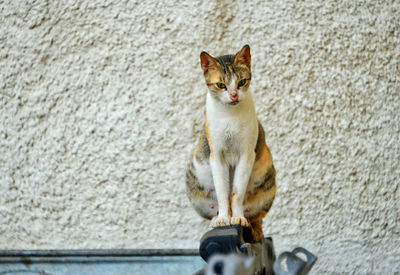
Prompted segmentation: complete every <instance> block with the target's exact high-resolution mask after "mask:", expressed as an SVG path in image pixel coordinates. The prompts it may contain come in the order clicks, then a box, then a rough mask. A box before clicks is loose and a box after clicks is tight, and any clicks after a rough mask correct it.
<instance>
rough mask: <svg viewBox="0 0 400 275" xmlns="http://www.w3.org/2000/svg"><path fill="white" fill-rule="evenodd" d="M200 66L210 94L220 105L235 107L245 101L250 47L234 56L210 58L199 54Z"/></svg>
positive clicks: (248, 78) (248, 76)
mask: <svg viewBox="0 0 400 275" xmlns="http://www.w3.org/2000/svg"><path fill="white" fill-rule="evenodd" d="M200 64H201V68H202V69H203V72H204V78H205V80H206V83H207V87H208V89H209V91H210V93H211V94H212V95H213V96H214V97H216V98H218V100H220V101H221V102H222V103H224V104H227V105H230V106H236V105H237V104H239V103H240V102H241V101H243V100H245V99H246V96H247V94H248V93H247V90H248V89H249V86H250V80H251V68H250V64H251V56H250V47H249V46H248V45H246V46H244V47H243V48H242V49H241V50H240V51H239V52H238V53H236V54H235V55H224V56H220V57H212V56H211V55H209V54H208V53H206V52H202V53H201V54H200Z"/></svg>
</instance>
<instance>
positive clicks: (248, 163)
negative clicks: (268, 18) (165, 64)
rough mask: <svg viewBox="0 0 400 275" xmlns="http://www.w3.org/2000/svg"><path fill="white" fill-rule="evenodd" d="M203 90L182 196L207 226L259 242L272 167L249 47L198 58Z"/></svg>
mask: <svg viewBox="0 0 400 275" xmlns="http://www.w3.org/2000/svg"><path fill="white" fill-rule="evenodd" d="M200 64H201V68H202V70H203V74H204V78H205V81H206V85H207V87H208V93H207V100H206V115H205V123H204V128H203V131H202V133H201V135H200V138H199V141H198V144H197V146H196V147H195V149H194V151H193V156H192V159H191V161H190V163H189V165H188V168H187V171H186V192H187V195H188V198H189V200H190V202H191V204H192V206H193V207H194V209H195V210H196V212H197V213H198V214H199V215H200V216H202V217H204V218H207V219H211V226H212V227H220V226H229V225H241V226H242V227H244V228H249V229H250V230H248V231H249V232H250V233H249V234H248V236H247V237H246V239H247V241H249V242H252V243H254V242H258V241H259V240H260V239H261V238H262V237H263V232H262V218H263V217H264V216H265V215H267V213H268V211H269V209H270V208H271V206H272V203H273V201H274V198H275V193H276V185H275V175H276V172H275V168H274V165H273V163H272V157H271V153H270V151H269V148H268V146H267V144H266V143H265V136H264V130H263V127H262V125H261V124H260V122H259V121H258V119H257V115H256V111H255V107H254V101H253V99H252V95H251V93H250V91H249V86H250V81H251V66H250V65H251V55H250V47H249V46H248V45H245V46H244V47H243V48H242V49H241V50H240V51H239V52H237V53H236V54H235V55H224V56H220V57H216V58H214V57H212V56H211V55H209V54H208V53H206V52H202V53H201V54H200Z"/></svg>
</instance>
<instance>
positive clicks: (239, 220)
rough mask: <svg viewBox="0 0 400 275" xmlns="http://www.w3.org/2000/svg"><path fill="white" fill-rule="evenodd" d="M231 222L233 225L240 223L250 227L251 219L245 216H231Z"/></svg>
mask: <svg viewBox="0 0 400 275" xmlns="http://www.w3.org/2000/svg"><path fill="white" fill-rule="evenodd" d="M231 224H232V225H234V224H238V225H241V226H243V227H250V223H249V221H248V220H247V219H246V218H245V217H243V216H238V217H232V218H231Z"/></svg>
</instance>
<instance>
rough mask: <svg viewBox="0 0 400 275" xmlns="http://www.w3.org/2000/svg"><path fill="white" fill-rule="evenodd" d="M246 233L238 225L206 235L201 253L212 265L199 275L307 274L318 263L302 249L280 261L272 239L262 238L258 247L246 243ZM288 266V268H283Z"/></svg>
mask: <svg viewBox="0 0 400 275" xmlns="http://www.w3.org/2000/svg"><path fill="white" fill-rule="evenodd" d="M244 230H247V229H246V228H242V227H241V226H239V225H235V226H225V227H218V228H214V229H212V230H210V231H208V232H207V233H205V234H204V235H203V237H202V238H201V240H200V249H199V251H200V256H201V257H202V258H203V259H204V260H205V261H206V262H207V263H208V265H206V266H205V267H203V268H202V269H201V270H199V271H198V272H196V273H195V274H196V275H202V274H206V275H208V274H221V275H224V274H241V275H242V274H249V275H253V274H254V275H305V274H307V273H308V272H309V271H310V269H311V268H312V266H313V265H314V263H315V262H316V260H317V257H315V256H314V255H313V254H311V253H310V252H309V251H307V250H306V249H304V248H301V247H298V248H296V249H294V250H293V251H292V252H284V253H282V254H281V255H280V256H279V258H278V260H276V256H275V250H274V245H273V242H272V238H262V239H261V240H260V241H259V242H258V243H254V244H250V243H245V242H244V240H243V234H246V233H247V232H244ZM232 254H234V256H232ZM299 254H304V255H305V257H306V258H307V262H304V261H303V260H302V259H301V258H300V257H298V256H296V255H299ZM224 255H225V256H224ZM246 258H247V259H246ZM249 258H250V259H253V261H249V260H248V259H249ZM285 260H286V262H284V261H285ZM285 263H286V266H287V268H286V269H285V268H283V267H282V265H283V264H285ZM228 270H229V273H227V272H228ZM232 270H235V272H232Z"/></svg>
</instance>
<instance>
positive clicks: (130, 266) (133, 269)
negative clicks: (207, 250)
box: [0, 250, 205, 275]
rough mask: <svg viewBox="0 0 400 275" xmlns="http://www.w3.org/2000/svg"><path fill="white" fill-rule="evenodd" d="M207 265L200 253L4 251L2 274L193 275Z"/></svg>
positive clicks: (173, 251) (153, 251)
mask: <svg viewBox="0 0 400 275" xmlns="http://www.w3.org/2000/svg"><path fill="white" fill-rule="evenodd" d="M204 264H205V262H204V261H203V260H202V259H201V257H199V256H198V251H197V250H45V251H43V250H42V251H41V250H37V251H26V250H25V251H11V250H3V251H0V275H11V274H16V275H27V274H29V275H33V274H43V275H50V274H52V275H53V274H54V275H55V274H71V275H72V274H82V275H86V274H91V275H92V274H99V275H103V274H104V275H105V274H135V275H136V274H139V275H141V274H143V275H145V274H146V275H147V274H155V275H158V274H160V275H161V274H162V275H164V274H193V273H194V272H195V271H196V270H198V269H200V268H201V267H202V266H203V265H204Z"/></svg>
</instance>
